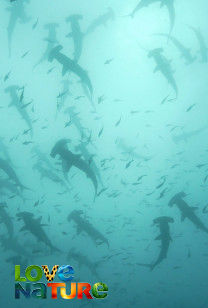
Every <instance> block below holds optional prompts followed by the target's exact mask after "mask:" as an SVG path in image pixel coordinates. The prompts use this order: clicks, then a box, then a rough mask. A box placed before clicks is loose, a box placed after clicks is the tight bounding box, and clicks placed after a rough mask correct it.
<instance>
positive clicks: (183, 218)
mask: <svg viewBox="0 0 208 308" xmlns="http://www.w3.org/2000/svg"><path fill="white" fill-rule="evenodd" d="M185 218H186V215H184V213H182V214H181V221H184V220H185Z"/></svg>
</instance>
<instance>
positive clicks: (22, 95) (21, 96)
mask: <svg viewBox="0 0 208 308" xmlns="http://www.w3.org/2000/svg"><path fill="white" fill-rule="evenodd" d="M24 92H25V88H24V87H23V89H22V93H21V95H20V99H19V101H20V103H21V102H22V101H23V98H24Z"/></svg>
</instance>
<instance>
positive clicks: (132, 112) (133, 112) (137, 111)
mask: <svg viewBox="0 0 208 308" xmlns="http://www.w3.org/2000/svg"><path fill="white" fill-rule="evenodd" d="M139 112H140V111H139V110H132V111H131V114H136V113H139Z"/></svg>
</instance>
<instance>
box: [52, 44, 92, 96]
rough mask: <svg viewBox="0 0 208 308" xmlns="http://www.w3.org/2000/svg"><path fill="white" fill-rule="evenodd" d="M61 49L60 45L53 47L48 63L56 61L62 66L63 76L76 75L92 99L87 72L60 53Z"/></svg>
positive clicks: (90, 84)
mask: <svg viewBox="0 0 208 308" xmlns="http://www.w3.org/2000/svg"><path fill="white" fill-rule="evenodd" d="M62 48H63V47H62V46H61V45H59V46H56V47H54V48H53V49H52V50H51V52H50V54H49V58H48V61H49V62H52V61H53V60H54V59H56V60H57V61H58V62H59V63H60V64H62V65H63V69H62V75H63V76H64V75H65V74H66V73H67V72H73V73H74V74H75V75H77V76H78V77H79V78H80V79H81V82H82V84H83V85H85V86H86V87H87V89H88V91H89V93H90V96H91V97H92V94H93V88H92V83H91V81H90V78H89V76H88V74H87V72H86V71H85V70H84V69H83V68H82V67H81V66H80V65H79V64H78V63H77V62H76V61H74V60H71V59H70V58H68V57H67V56H66V55H64V54H63V53H61V52H60V50H61V49H62Z"/></svg>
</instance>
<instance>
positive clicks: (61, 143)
mask: <svg viewBox="0 0 208 308" xmlns="http://www.w3.org/2000/svg"><path fill="white" fill-rule="evenodd" d="M69 142H71V140H70V139H61V140H59V141H57V142H56V144H55V145H54V147H53V148H52V150H51V157H53V158H55V157H56V155H57V154H59V153H60V152H61V151H62V150H63V149H67V143H69Z"/></svg>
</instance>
